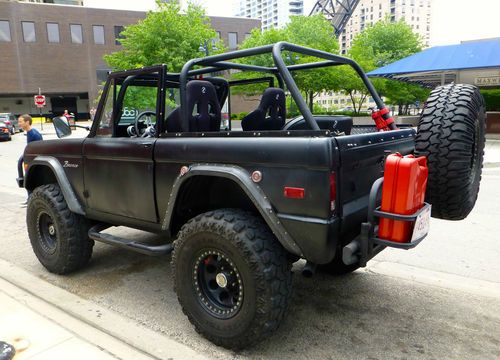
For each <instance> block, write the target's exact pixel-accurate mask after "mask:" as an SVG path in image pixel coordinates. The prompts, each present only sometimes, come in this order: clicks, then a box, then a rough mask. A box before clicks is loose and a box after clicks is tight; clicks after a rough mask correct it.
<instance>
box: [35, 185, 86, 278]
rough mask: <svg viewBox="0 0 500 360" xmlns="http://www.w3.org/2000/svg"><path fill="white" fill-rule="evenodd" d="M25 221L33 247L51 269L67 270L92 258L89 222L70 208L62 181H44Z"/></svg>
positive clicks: (36, 192)
mask: <svg viewBox="0 0 500 360" xmlns="http://www.w3.org/2000/svg"><path fill="white" fill-rule="evenodd" d="M26 222H27V225H28V235H29V238H30V241H31V246H32V248H33V251H34V252H35V255H36V257H37V258H38V260H39V261H40V262H41V263H42V265H43V266H45V268H47V270H49V271H50V272H52V273H55V274H67V273H70V272H72V271H75V270H77V269H80V268H82V267H83V266H85V265H86V264H87V263H88V262H89V260H90V258H91V256H92V248H93V246H94V241H93V240H91V239H89V237H88V230H89V228H90V223H89V221H87V219H85V217H83V216H81V215H78V214H75V213H73V212H71V211H70V210H69V208H68V205H67V204H66V200H65V199H64V196H63V194H62V192H61V189H60V188H59V185H57V184H49V185H43V186H40V187H37V188H36V189H35V190H34V191H33V193H32V194H31V195H30V197H29V199H28V207H27V212H26ZM51 231H52V233H53V234H51Z"/></svg>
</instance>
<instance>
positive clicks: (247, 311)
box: [172, 209, 292, 349]
mask: <svg viewBox="0 0 500 360" xmlns="http://www.w3.org/2000/svg"><path fill="white" fill-rule="evenodd" d="M172 269H173V273H174V276H175V289H176V292H177V297H178V299H179V302H180V304H181V306H182V309H183V311H184V313H185V314H186V315H187V317H188V318H189V320H190V321H191V323H192V324H193V325H194V326H195V328H196V330H197V331H198V332H199V333H201V334H202V335H203V336H205V337H206V338H207V339H209V340H210V341H212V342H213V343H215V344H216V345H220V346H224V347H227V348H231V349H241V348H244V347H246V346H248V345H250V344H254V343H256V342H259V341H260V340H262V339H264V338H265V337H267V336H269V335H270V334H271V333H272V332H273V331H274V330H275V329H276V328H277V327H278V326H279V324H280V322H281V321H282V319H283V318H284V316H285V313H286V310H287V308H288V304H289V301H290V297H291V292H292V273H291V262H290V261H289V259H288V258H287V253H286V251H285V250H284V249H283V247H282V246H281V244H280V243H279V242H278V241H277V240H276V238H275V237H274V236H273V234H272V233H271V232H270V231H269V229H268V228H267V225H266V224H265V223H264V222H263V221H262V220H261V219H260V218H258V217H256V216H254V215H252V214H251V213H248V212H244V211H241V210H233V209H222V210H216V211H211V212H207V213H204V214H201V215H198V216H197V217H195V218H194V219H191V220H190V221H189V222H188V223H186V224H185V225H184V226H183V227H182V229H181V231H180V233H179V236H178V239H177V241H176V243H175V250H174V253H173V257H172Z"/></svg>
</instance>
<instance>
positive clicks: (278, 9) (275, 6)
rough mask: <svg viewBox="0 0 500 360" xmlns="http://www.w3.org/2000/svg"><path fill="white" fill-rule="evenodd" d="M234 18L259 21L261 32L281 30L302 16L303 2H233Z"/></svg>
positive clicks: (281, 0) (289, 0) (255, 0)
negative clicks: (295, 18) (298, 16)
mask: <svg viewBox="0 0 500 360" xmlns="http://www.w3.org/2000/svg"><path fill="white" fill-rule="evenodd" d="M235 1H236V3H235V16H240V17H247V18H254V19H260V20H261V22H262V30H267V29H270V28H281V27H283V26H285V25H286V24H287V23H288V21H289V20H290V16H293V15H303V14H304V1H303V0H235Z"/></svg>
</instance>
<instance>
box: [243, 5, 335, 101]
mask: <svg viewBox="0 0 500 360" xmlns="http://www.w3.org/2000/svg"><path fill="white" fill-rule="evenodd" d="M279 41H288V42H291V43H294V44H298V45H303V46H307V47H312V48H315V49H319V50H323V51H327V52H330V53H337V52H338V41H337V39H336V38H335V35H334V34H333V31H332V27H331V24H330V23H329V22H328V21H327V20H326V19H325V18H324V16H323V15H321V14H318V15H314V16H308V17H305V16H292V17H291V20H290V22H289V23H288V25H287V26H286V27H285V28H283V29H270V30H266V31H263V32H261V31H259V30H254V31H252V33H251V35H250V36H249V37H248V38H247V39H246V40H245V41H244V42H243V44H242V45H241V48H242V49H248V48H251V47H255V46H262V45H268V44H274V43H276V42H279ZM283 58H284V61H285V63H286V64H289V65H291V64H303V63H308V62H311V61H318V59H317V58H315V57H311V56H305V55H302V54H296V53H291V52H283ZM242 61H243V62H245V63H248V64H253V65H262V66H274V62H273V59H272V56H271V54H263V55H258V56H253V57H251V58H245V59H242ZM252 75H253V74H252ZM260 76H262V75H260ZM293 76H294V79H295V82H296V83H297V86H298V88H299V89H300V90H301V91H303V92H304V93H305V94H306V98H307V99H308V103H309V107H310V108H311V109H312V107H313V100H314V97H315V95H316V94H317V93H319V92H321V91H324V90H336V89H338V87H339V82H338V80H337V76H336V71H335V69H333V68H331V67H329V68H322V69H315V70H305V71H298V72H297V73H295V74H293ZM237 77H238V76H237Z"/></svg>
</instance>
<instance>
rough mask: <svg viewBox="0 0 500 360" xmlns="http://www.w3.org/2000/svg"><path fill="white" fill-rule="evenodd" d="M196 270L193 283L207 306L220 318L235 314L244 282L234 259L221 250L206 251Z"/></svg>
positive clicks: (196, 262) (201, 253)
mask: <svg viewBox="0 0 500 360" xmlns="http://www.w3.org/2000/svg"><path fill="white" fill-rule="evenodd" d="M194 271H195V272H196V275H197V276H196V278H194V277H193V286H194V287H196V290H197V291H198V301H199V302H200V304H201V305H202V306H203V307H204V308H205V310H207V311H208V312H209V313H211V314H212V315H213V316H215V317H217V318H220V319H229V318H231V317H233V316H235V315H236V314H237V313H238V311H239V310H240V308H241V304H242V303H243V284H242V282H241V275H240V273H239V271H238V269H237V268H236V266H235V265H234V263H233V261H232V260H231V259H230V258H229V257H228V256H227V255H226V254H224V253H223V252H220V251H218V250H207V251H203V252H200V256H199V257H198V259H197V260H196V261H195V264H194Z"/></svg>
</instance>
